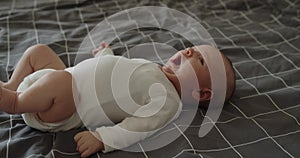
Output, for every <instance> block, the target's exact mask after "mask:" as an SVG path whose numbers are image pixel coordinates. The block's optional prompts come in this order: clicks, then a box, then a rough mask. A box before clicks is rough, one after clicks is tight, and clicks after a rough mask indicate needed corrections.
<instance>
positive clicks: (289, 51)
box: [0, 0, 300, 158]
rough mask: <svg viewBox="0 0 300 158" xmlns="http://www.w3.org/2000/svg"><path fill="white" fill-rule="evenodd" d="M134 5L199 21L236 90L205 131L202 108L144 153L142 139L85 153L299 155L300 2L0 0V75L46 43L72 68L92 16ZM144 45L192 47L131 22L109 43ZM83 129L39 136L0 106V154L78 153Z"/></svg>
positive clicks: (104, 157)
mask: <svg viewBox="0 0 300 158" xmlns="http://www.w3.org/2000/svg"><path fill="white" fill-rule="evenodd" d="M138 6H164V7H169V8H172V9H176V10H178V11H181V12H183V13H185V14H187V15H188V16H190V17H192V18H194V19H196V20H197V21H198V22H200V23H201V24H202V25H203V26H204V28H206V30H207V31H208V32H209V33H210V35H211V36H212V38H213V39H214V41H215V42H216V44H217V46H218V48H219V49H220V50H221V51H222V52H224V54H225V55H227V56H228V57H229V59H231V61H232V62H233V66H234V70H235V73H236V76H237V80H236V91H235V94H234V96H233V98H232V99H231V100H230V102H229V103H228V104H226V105H224V108H223V111H222V113H221V115H220V117H219V119H218V121H216V122H214V123H215V124H214V126H213V129H212V130H211V131H210V132H209V133H208V134H207V135H206V136H205V137H202V138H199V137H198V131H199V128H200V127H201V123H202V120H203V119H204V117H205V112H206V111H205V110H203V109H199V110H198V111H197V113H196V116H195V117H194V119H193V121H192V123H191V124H185V123H184V122H183V123H176V124H172V126H173V128H170V129H169V130H166V131H161V133H164V134H171V133H180V137H178V138H177V139H176V140H175V141H173V142H172V143H170V144H169V145H167V146H165V147H163V148H160V149H156V150H153V151H144V150H143V145H140V146H139V147H140V149H141V152H126V151H115V152H112V153H108V154H103V153H101V152H99V153H96V154H94V155H92V157H95V158H96V157H101V158H110V157H111V158H112V157H123V158H127V157H146V158H148V157H149V158H150V157H151V158H156V157H164V158H171V157H178V158H179V157H180V158H190V157H203V158H212V157H216V158H218V157H278V158H282V157H300V151H299V145H300V123H299V120H300V97H299V96H300V72H299V71H300V68H299V67H300V34H299V29H300V1H299V0H267V1H260V0H201V1H200V0H199V1H198V0H191V1H185V0H178V1H171V0H156V1H148V0H145V1H144V0H120V1H117V0H105V1H96V0H65V1H62V0H54V1H48V0H32V1H22V0H11V1H1V2H0V8H1V9H0V37H1V38H0V72H1V73H0V79H1V80H2V81H7V80H8V79H9V77H10V75H11V74H12V72H13V70H14V66H15V65H16V63H17V62H18V60H19V59H20V57H21V56H22V54H23V53H24V51H25V50H26V49H27V48H28V47H29V46H31V45H34V44H37V43H42V44H47V45H48V46H50V47H51V48H52V49H53V50H54V51H55V52H57V54H58V56H59V57H60V58H61V59H62V60H63V61H64V63H65V64H66V65H67V66H72V65H74V63H75V60H76V54H77V52H78V50H79V47H80V44H81V42H82V41H83V39H84V37H85V36H86V35H88V33H89V32H90V31H91V30H92V29H93V28H94V27H95V26H96V25H97V24H98V23H99V22H101V21H103V20H105V18H107V17H109V16H111V15H113V14H115V13H117V12H120V11H124V10H125V9H129V8H133V7H138ZM147 18H149V20H151V18H154V20H155V18H157V17H147ZM160 18H162V19H163V17H160ZM152 20H153V19H152ZM165 20H166V21H167V20H168V19H165ZM145 42H160V43H165V44H168V45H170V46H173V47H174V48H176V49H178V50H179V49H183V48H186V47H187V46H190V43H188V42H187V41H186V39H185V38H184V37H182V36H180V35H178V34H176V33H174V32H173V33H172V32H171V33H170V32H168V31H166V30H162V29H157V28H144V29H138V28H133V29H132V30H130V31H128V32H126V33H124V34H122V35H120V36H116V38H115V39H114V40H113V41H112V43H111V47H112V48H113V50H114V51H115V53H116V54H117V55H122V54H124V52H126V50H128V49H130V48H132V47H133V46H135V45H137V44H141V43H145ZM124 55H126V54H124ZM127 56H128V54H127ZM128 57H132V56H128ZM142 57H144V58H147V59H152V57H153V55H151V54H150V55H144V56H142ZM190 112H191V111H189V110H187V111H184V113H186V114H189V113H190ZM184 127H187V129H186V130H184V131H183V130H182V129H183V128H184ZM82 130H85V129H74V130H70V131H67V132H58V133H47V132H46V133H45V132H40V131H37V130H34V129H31V128H30V127H28V126H26V124H25V123H24V121H23V120H22V118H21V117H20V115H8V114H6V113H3V112H0V157H1V158H5V157H6V158H18V157H28V158H29V157H55V158H60V157H61V158H66V157H80V154H79V153H78V152H77V151H76V144H75V142H74V140H73V137H74V135H75V134H76V133H78V132H79V131H82Z"/></svg>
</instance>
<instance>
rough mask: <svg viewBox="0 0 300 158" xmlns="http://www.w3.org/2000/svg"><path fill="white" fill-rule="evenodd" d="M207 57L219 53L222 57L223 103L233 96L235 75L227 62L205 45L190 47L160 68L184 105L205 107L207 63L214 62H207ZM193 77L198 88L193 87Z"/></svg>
mask: <svg viewBox="0 0 300 158" xmlns="http://www.w3.org/2000/svg"><path fill="white" fill-rule="evenodd" d="M207 53H220V54H221V56H222V59H223V62H224V67H225V71H226V82H227V83H226V84H227V85H226V96H225V101H227V100H229V99H230V97H231V96H232V94H233V92H234V89H235V74H234V70H233V66H232V63H231V61H230V60H229V59H228V58H227V57H226V56H225V55H224V54H223V53H221V52H220V51H219V50H218V49H216V48H215V47H212V46H209V45H200V46H194V47H190V48H187V49H185V50H181V51H178V52H177V53H176V54H174V55H173V56H172V57H171V58H170V59H169V60H168V61H167V63H165V64H164V65H163V67H162V71H163V73H164V74H165V75H166V76H167V77H168V79H169V80H170V81H171V82H172V83H173V85H174V86H175V88H176V90H177V92H178V94H179V95H180V96H181V97H184V98H185V100H186V101H184V100H183V102H184V103H188V104H189V102H191V103H195V101H197V102H199V105H200V106H201V107H205V108H206V107H207V106H208V105H209V102H210V99H211V98H212V95H213V92H212V86H211V78H210V73H209V69H208V65H207V63H208V62H210V63H209V64H216V63H213V62H214V60H211V58H210V59H208V58H207V55H208V54H207ZM211 55H212V54H210V56H211ZM213 57H216V55H214V56H213ZM193 76H196V77H197V80H198V85H197V84H195V81H194V80H193ZM194 78H195V77H194ZM179 80H180V81H179ZM220 80H222V78H220ZM180 84H184V86H180ZM181 87H183V88H181Z"/></svg>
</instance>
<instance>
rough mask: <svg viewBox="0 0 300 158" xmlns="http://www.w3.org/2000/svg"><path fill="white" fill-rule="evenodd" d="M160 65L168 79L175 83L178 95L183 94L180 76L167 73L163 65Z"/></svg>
mask: <svg viewBox="0 0 300 158" xmlns="http://www.w3.org/2000/svg"><path fill="white" fill-rule="evenodd" d="M158 67H159V69H160V71H162V73H164V75H165V76H166V77H167V79H168V80H169V81H170V82H171V83H172V84H173V86H174V87H175V89H176V91H177V93H178V95H179V96H181V89H180V84H179V81H178V78H177V77H176V75H169V74H167V73H165V72H164V71H163V70H162V67H163V65H158Z"/></svg>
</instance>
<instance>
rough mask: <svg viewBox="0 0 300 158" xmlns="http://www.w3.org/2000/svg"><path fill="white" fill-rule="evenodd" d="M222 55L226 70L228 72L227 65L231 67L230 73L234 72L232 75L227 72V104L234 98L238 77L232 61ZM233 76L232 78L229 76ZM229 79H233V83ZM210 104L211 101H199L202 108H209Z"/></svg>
mask: <svg viewBox="0 0 300 158" xmlns="http://www.w3.org/2000/svg"><path fill="white" fill-rule="evenodd" d="M221 54H222V57H223V62H224V64H225V70H226V67H227V66H226V65H229V67H228V69H229V71H232V73H231V74H230V73H228V72H227V71H226V81H227V83H226V84H227V85H226V96H225V102H224V104H225V103H227V102H228V101H229V100H230V99H231V98H232V96H233V95H234V92H235V84H236V83H235V80H236V76H235V71H234V68H233V64H232V62H231V60H230V59H229V58H228V57H227V56H226V55H224V54H223V53H221ZM229 75H231V76H229ZM228 77H229V78H232V81H230V80H228ZM209 103H210V100H207V101H199V106H200V107H202V108H208V106H209Z"/></svg>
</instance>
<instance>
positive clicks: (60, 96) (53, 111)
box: [38, 70, 76, 123]
mask: <svg viewBox="0 0 300 158" xmlns="http://www.w3.org/2000/svg"><path fill="white" fill-rule="evenodd" d="M40 80H41V81H40V83H41V85H43V86H41V91H42V92H44V93H46V95H48V97H45V98H46V99H49V100H48V101H50V102H49V103H50V104H51V105H50V106H49V108H48V109H46V110H44V111H41V112H38V116H39V118H40V119H41V120H42V121H44V122H49V123H51V122H59V121H63V120H65V119H67V118H69V117H70V116H72V115H73V114H74V112H76V107H75V104H74V99H73V92H72V76H71V74H70V73H68V72H66V71H63V70H60V71H55V72H53V73H49V74H47V75H45V77H43V78H41V79H40Z"/></svg>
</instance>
